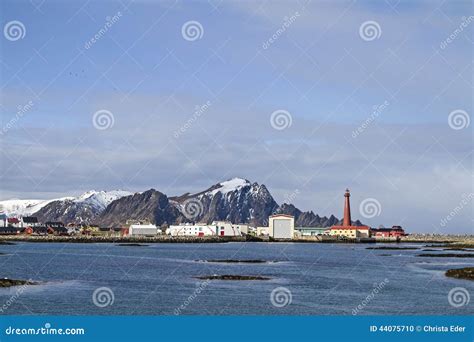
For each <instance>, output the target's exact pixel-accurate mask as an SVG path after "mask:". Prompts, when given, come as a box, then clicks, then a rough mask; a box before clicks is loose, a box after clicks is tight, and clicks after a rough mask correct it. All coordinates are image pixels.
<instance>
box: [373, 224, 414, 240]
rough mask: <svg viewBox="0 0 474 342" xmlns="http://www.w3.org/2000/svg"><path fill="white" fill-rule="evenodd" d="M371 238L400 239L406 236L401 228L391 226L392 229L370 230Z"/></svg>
mask: <svg viewBox="0 0 474 342" xmlns="http://www.w3.org/2000/svg"><path fill="white" fill-rule="evenodd" d="M371 233H372V236H374V237H375V238H378V237H380V238H387V237H396V238H399V237H402V236H406V235H407V234H406V233H405V231H404V230H403V228H402V227H401V226H393V227H392V228H384V227H381V228H372V229H371Z"/></svg>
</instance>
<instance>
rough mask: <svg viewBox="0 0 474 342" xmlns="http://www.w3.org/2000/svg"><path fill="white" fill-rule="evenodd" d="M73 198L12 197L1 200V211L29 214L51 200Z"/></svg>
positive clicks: (10, 214) (20, 214)
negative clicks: (39, 198)
mask: <svg viewBox="0 0 474 342" xmlns="http://www.w3.org/2000/svg"><path fill="white" fill-rule="evenodd" d="M73 198H74V197H63V198H57V199H51V200H35V199H27V200H20V199H11V200H6V201H0V212H2V213H5V214H7V215H9V216H29V215H31V214H33V213H35V212H37V211H38V210H40V209H41V208H43V207H44V206H46V205H48V204H49V203H51V202H54V201H61V200H66V199H73Z"/></svg>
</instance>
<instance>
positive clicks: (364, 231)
mask: <svg viewBox="0 0 474 342" xmlns="http://www.w3.org/2000/svg"><path fill="white" fill-rule="evenodd" d="M350 197H351V192H350V191H349V189H346V192H345V193H344V218H343V220H342V226H332V227H331V230H330V234H331V235H333V236H340V237H345V238H349V239H356V238H365V237H370V228H369V227H368V226H353V225H352V220H351V201H350Z"/></svg>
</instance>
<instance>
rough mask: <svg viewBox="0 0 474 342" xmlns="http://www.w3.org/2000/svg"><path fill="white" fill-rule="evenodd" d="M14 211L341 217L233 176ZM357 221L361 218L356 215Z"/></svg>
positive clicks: (73, 217)
mask: <svg viewBox="0 0 474 342" xmlns="http://www.w3.org/2000/svg"><path fill="white" fill-rule="evenodd" d="M2 204H4V209H5V211H6V212H7V214H9V213H14V212H16V213H19V214H23V215H34V216H37V217H38V219H39V221H40V222H46V221H61V222H64V223H69V222H74V223H83V222H84V223H94V224H99V225H100V226H103V227H112V226H119V225H123V224H125V223H126V221H127V220H129V219H131V220H146V221H150V222H152V223H155V224H157V225H162V224H168V225H169V224H175V223H183V222H206V223H211V222H212V221H231V222H234V223H250V224H252V225H254V226H263V225H266V224H267V223H268V216H270V215H272V214H275V213H283V214H290V215H293V216H295V225H296V226H304V227H308V226H313V227H314V226H317V227H330V226H332V225H334V224H336V223H338V222H340V221H339V220H338V219H337V218H336V217H335V216H333V215H331V216H330V217H329V218H328V217H326V216H324V217H320V216H319V215H316V214H314V213H313V212H312V211H309V212H302V211H301V210H299V209H298V208H296V207H295V206H294V205H292V204H286V203H284V204H282V205H278V203H277V202H276V201H275V200H274V199H273V197H272V195H271V194H270V192H269V191H268V189H267V188H266V186H265V185H263V184H258V183H251V182H250V181H248V180H246V179H242V178H233V179H230V180H227V181H224V182H220V183H217V184H215V185H213V186H211V187H210V188H208V189H206V190H204V191H200V192H197V193H185V194H183V195H181V196H174V197H168V196H167V195H166V194H163V193H161V192H159V191H157V190H155V189H150V190H147V191H144V192H142V193H135V194H133V193H131V192H128V191H121V190H117V191H88V192H86V193H84V194H82V195H80V196H78V197H66V198H61V199H57V200H49V201H35V200H24V201H21V200H15V201H3V202H0V205H2ZM354 224H360V222H358V221H356V222H354Z"/></svg>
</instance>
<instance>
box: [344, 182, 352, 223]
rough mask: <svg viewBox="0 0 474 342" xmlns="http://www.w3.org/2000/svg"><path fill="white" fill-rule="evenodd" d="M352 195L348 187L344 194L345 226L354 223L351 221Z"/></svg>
mask: <svg viewBox="0 0 474 342" xmlns="http://www.w3.org/2000/svg"><path fill="white" fill-rule="evenodd" d="M350 197H351V193H350V191H349V189H346V193H345V194H344V198H345V202H344V220H343V223H342V225H343V226H346V227H348V226H350V225H352V221H351V202H350V200H349V198H350Z"/></svg>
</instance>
